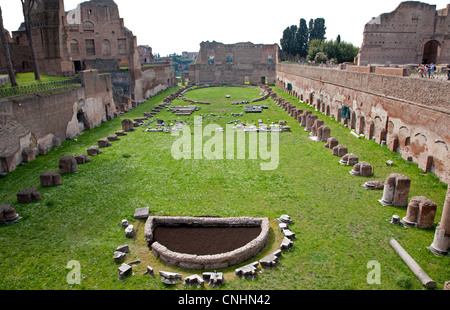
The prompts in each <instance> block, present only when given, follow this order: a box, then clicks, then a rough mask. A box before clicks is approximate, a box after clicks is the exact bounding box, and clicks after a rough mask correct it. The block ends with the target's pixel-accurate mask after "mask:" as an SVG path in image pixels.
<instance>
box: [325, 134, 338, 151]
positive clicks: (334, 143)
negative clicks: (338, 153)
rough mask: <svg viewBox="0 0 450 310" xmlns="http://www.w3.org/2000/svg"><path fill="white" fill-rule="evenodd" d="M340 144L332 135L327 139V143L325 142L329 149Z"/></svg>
mask: <svg viewBox="0 0 450 310" xmlns="http://www.w3.org/2000/svg"><path fill="white" fill-rule="evenodd" d="M338 145H339V142H338V140H337V139H336V138H333V137H331V138H328V139H327V144H325V147H326V148H329V149H333V148H335V147H336V146H338Z"/></svg>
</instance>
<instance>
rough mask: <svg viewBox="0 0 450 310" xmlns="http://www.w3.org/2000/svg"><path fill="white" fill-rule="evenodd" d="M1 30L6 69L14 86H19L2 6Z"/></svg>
mask: <svg viewBox="0 0 450 310" xmlns="http://www.w3.org/2000/svg"><path fill="white" fill-rule="evenodd" d="M0 32H1V33H0V36H1V41H2V46H3V56H4V58H5V61H6V69H7V71H8V75H9V81H10V82H11V85H12V86H18V84H17V81H16V76H15V75H14V69H13V65H12V62H11V54H10V52H9V44H8V40H7V39H6V34H5V28H4V26H3V14H2V8H1V7H0Z"/></svg>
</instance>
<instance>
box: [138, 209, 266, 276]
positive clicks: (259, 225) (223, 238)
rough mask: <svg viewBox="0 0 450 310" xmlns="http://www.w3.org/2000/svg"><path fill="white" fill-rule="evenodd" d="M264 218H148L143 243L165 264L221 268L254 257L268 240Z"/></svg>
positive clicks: (184, 266) (190, 267)
mask: <svg viewBox="0 0 450 310" xmlns="http://www.w3.org/2000/svg"><path fill="white" fill-rule="evenodd" d="M269 229H270V225H269V220H268V219H267V218H251V217H239V218H219V217H157V216H154V217H149V218H148V219H147V222H146V225H145V237H146V241H147V243H148V245H149V247H150V248H151V250H152V252H153V254H154V255H155V256H157V257H159V258H160V259H161V260H162V261H164V262H165V263H168V264H171V265H174V266H179V267H181V268H186V269H200V270H203V269H220V268H226V267H228V266H232V265H236V264H239V263H242V262H244V261H246V260H248V259H250V258H251V257H253V256H255V255H257V254H258V253H259V252H260V251H261V250H262V249H263V248H264V246H265V245H266V243H267V240H268V237H269Z"/></svg>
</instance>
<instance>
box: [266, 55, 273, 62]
mask: <svg viewBox="0 0 450 310" xmlns="http://www.w3.org/2000/svg"><path fill="white" fill-rule="evenodd" d="M267 62H268V63H269V64H273V54H269V55H268V56H267Z"/></svg>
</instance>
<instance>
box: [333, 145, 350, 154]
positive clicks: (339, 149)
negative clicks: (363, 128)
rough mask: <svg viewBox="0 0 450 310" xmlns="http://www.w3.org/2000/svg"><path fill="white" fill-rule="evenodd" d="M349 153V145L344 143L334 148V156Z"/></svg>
mask: <svg viewBox="0 0 450 310" xmlns="http://www.w3.org/2000/svg"><path fill="white" fill-rule="evenodd" d="M347 153H348V150H347V147H345V146H343V145H338V146H335V147H334V148H333V155H334V156H338V157H342V156H344V155H345V154H347Z"/></svg>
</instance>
